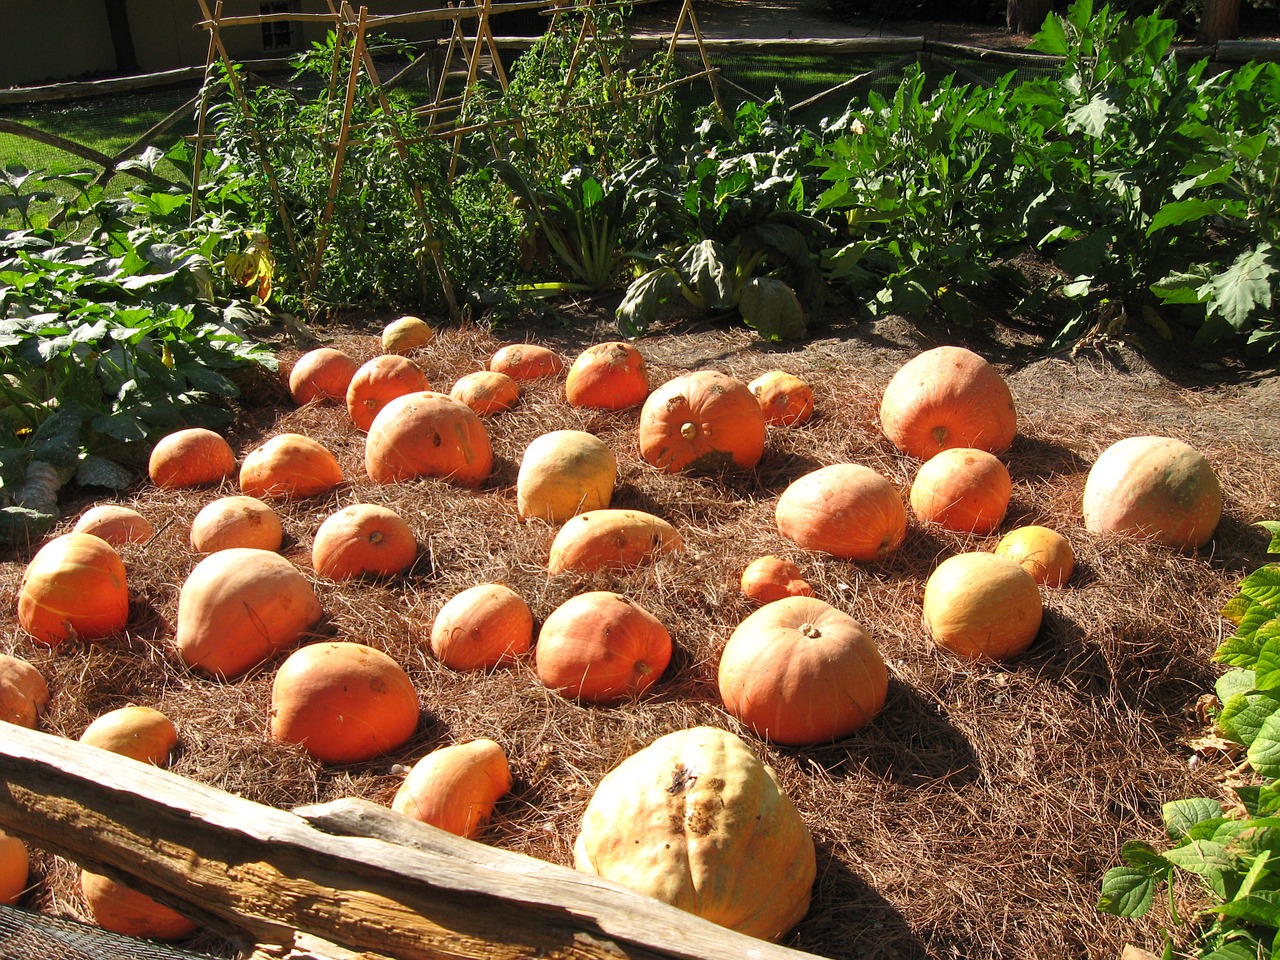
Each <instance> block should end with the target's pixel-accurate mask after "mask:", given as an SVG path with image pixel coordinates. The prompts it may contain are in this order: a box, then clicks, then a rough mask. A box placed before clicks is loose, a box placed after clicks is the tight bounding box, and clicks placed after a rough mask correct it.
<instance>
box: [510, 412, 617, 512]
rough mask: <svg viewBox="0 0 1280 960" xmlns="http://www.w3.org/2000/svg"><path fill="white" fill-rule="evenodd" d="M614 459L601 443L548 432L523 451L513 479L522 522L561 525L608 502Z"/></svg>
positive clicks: (614, 475)
mask: <svg viewBox="0 0 1280 960" xmlns="http://www.w3.org/2000/svg"><path fill="white" fill-rule="evenodd" d="M617 478H618V459H617V457H616V456H614V453H613V451H612V450H610V449H609V447H608V445H607V444H605V442H604V441H603V440H601V439H600V438H599V437H597V436H595V435H594V434H590V433H587V432H586V431H583V430H553V431H552V432H551V433H544V434H543V435H542V436H540V437H537V438H536V439H534V440H533V441H532V442H531V443H530V444H529V446H527V447H525V451H524V456H523V457H522V458H521V460H520V472H519V473H518V474H517V476H516V509H517V511H518V512H519V514H520V518H521V519H522V520H528V519H538V520H545V521H547V523H553V524H555V523H563V522H564V521H566V520H568V519H569V518H570V517H572V516H574V515H575V514H579V513H586V512H587V511H589V510H602V509H604V508H606V507H608V506H609V501H610V500H612V499H613V486H614V484H615V483H616V482H617Z"/></svg>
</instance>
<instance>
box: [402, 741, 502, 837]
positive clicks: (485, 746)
mask: <svg viewBox="0 0 1280 960" xmlns="http://www.w3.org/2000/svg"><path fill="white" fill-rule="evenodd" d="M510 792H511V767H510V766H509V765H508V763H507V755H506V753H504V752H503V749H502V747H501V746H499V745H498V744H497V742H495V741H493V740H489V739H487V738H482V739H479V740H472V741H470V742H468V743H456V744H453V745H452V746H448V747H440V748H439V749H438V750H433V751H431V753H429V754H427V755H426V756H425V757H423V758H422V759H421V760H419V761H418V762H417V763H415V764H414V765H413V769H411V770H410V771H409V775H408V776H407V777H405V779H404V782H403V783H402V784H400V789H399V790H397V791H396V795H395V796H394V797H393V798H392V800H391V809H392V810H394V811H395V812H396V813H400V814H403V815H404V816H406V817H409V818H411V819H413V820H417V821H419V822H420V823H429V824H431V825H432V826H433V827H439V828H440V829H441V830H447V831H448V832H449V833H452V834H455V835H457V836H459V837H467V838H468V839H472V840H474V839H475V838H476V837H477V836H479V835H480V831H481V830H482V829H483V827H484V825H485V824H486V823H488V822H489V818H490V817H491V816H492V815H493V808H494V807H495V806H496V805H497V803H498V800H499V799H500V798H502V797H503V796H505V795H506V794H507V793H510Z"/></svg>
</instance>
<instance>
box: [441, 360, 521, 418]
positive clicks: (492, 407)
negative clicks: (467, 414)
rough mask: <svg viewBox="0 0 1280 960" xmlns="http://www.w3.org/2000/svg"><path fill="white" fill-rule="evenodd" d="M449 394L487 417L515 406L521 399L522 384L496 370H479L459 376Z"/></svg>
mask: <svg viewBox="0 0 1280 960" xmlns="http://www.w3.org/2000/svg"><path fill="white" fill-rule="evenodd" d="M449 396H450V397H451V398H452V399H454V400H457V401H458V402H459V403H465V404H466V405H467V406H468V407H470V408H471V409H472V410H474V411H475V412H476V413H478V414H479V415H480V416H482V417H487V416H488V415H489V414H491V413H504V412H505V411H507V410H510V409H511V408H512V407H514V406H515V405H516V404H517V403H518V402H519V401H520V384H518V383H516V381H514V380H512V379H511V378H510V377H509V376H507V375H506V374H505V373H498V372H497V371H496V370H477V371H476V372H475V373H468V374H466V375H465V376H461V377H459V378H458V380H457V382H456V383H454V385H453V389H451V390H450V391H449Z"/></svg>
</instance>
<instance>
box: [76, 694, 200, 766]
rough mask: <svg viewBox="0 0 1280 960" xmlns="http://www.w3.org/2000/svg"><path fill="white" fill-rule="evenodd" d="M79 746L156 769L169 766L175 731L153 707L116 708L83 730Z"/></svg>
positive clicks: (175, 744)
mask: <svg viewBox="0 0 1280 960" xmlns="http://www.w3.org/2000/svg"><path fill="white" fill-rule="evenodd" d="M80 742H81V743H87V744H89V745H90V746H93V747H98V748H100V749H102V750H110V751H111V752H112V753H118V754H120V755H121V756H125V757H129V758H131V759H133V760H137V761H138V762H139V763H150V764H154V765H155V766H158V767H165V766H168V765H169V755H170V754H171V753H173V748H174V747H176V746H177V745H178V728H177V727H175V726H174V725H173V721H172V720H170V719H169V718H168V717H166V716H165V715H164V714H163V713H161V712H160V711H159V710H157V709H155V708H154V707H145V706H134V705H130V706H127V707H118V708H116V709H115V710H108V711H107V712H106V713H104V714H102V715H101V716H99V717H98V718H97V719H95V720H94V721H93V722H92V723H91V724H89V726H87V727H85V729H84V733H82V734H80Z"/></svg>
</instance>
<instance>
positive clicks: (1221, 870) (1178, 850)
mask: <svg viewBox="0 0 1280 960" xmlns="http://www.w3.org/2000/svg"><path fill="white" fill-rule="evenodd" d="M1165 858H1166V859H1167V860H1168V861H1169V862H1170V863H1172V864H1173V865H1174V866H1175V867H1178V868H1179V869H1180V870H1185V871H1187V872H1188V873H1194V874H1195V875H1196V876H1198V877H1201V878H1203V879H1204V881H1205V882H1206V883H1208V884H1209V886H1210V888H1211V889H1212V890H1213V891H1214V892H1215V893H1217V894H1218V895H1219V896H1225V895H1226V883H1225V879H1226V877H1227V876H1228V875H1229V874H1232V873H1234V872H1235V870H1236V862H1235V860H1234V859H1233V858H1232V856H1231V855H1230V854H1229V853H1228V852H1227V848H1226V847H1224V846H1223V845H1222V844H1220V843H1215V842H1214V841H1212V840H1192V841H1191V842H1189V843H1187V844H1185V845H1184V846H1181V847H1174V848H1173V849H1172V850H1170V851H1169V852H1168V853H1166V854H1165Z"/></svg>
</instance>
